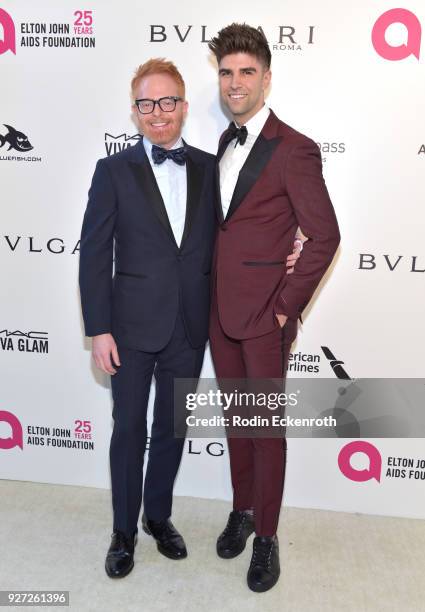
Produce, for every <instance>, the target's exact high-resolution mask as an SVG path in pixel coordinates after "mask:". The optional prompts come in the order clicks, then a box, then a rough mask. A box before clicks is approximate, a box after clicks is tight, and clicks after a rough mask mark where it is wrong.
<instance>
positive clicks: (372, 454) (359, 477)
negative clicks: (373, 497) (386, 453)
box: [338, 440, 382, 482]
mask: <svg viewBox="0 0 425 612" xmlns="http://www.w3.org/2000/svg"><path fill="white" fill-rule="evenodd" d="M356 453H362V454H363V455H366V456H367V457H368V459H369V467H368V468H365V469H364V470H358V469H356V468H354V467H353V466H352V465H351V457H352V456H353V455H355V454H356ZM338 466H339V469H340V470H341V472H342V473H343V474H344V476H346V477H347V478H349V479H350V480H354V482H366V481H367V480H372V478H374V479H375V480H377V481H378V482H380V481H381V466H382V458H381V453H380V452H379V451H378V449H377V448H376V446H373V444H370V442H364V441H362V440H356V441H355V442H350V443H349V444H346V445H345V446H343V447H342V449H341V450H340V452H339V455H338Z"/></svg>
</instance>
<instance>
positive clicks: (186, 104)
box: [182, 100, 189, 117]
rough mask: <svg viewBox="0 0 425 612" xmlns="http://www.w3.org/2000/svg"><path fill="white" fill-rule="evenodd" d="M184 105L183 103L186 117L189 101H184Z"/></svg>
mask: <svg viewBox="0 0 425 612" xmlns="http://www.w3.org/2000/svg"><path fill="white" fill-rule="evenodd" d="M182 105H183V115H184V116H185V117H186V115H187V112H188V110H189V102H188V101H187V100H185V101H184V102H182Z"/></svg>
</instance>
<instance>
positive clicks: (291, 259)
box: [286, 239, 303, 274]
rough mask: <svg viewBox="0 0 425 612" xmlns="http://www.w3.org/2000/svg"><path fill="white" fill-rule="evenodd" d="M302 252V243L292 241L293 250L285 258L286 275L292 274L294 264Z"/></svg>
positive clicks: (299, 240) (300, 241) (298, 240)
mask: <svg viewBox="0 0 425 612" xmlns="http://www.w3.org/2000/svg"><path fill="white" fill-rule="evenodd" d="M302 250H303V241H302V240H301V239H297V240H295V241H294V250H293V251H292V253H290V254H289V255H288V257H287V258H286V274H292V273H293V271H294V267H295V264H296V263H297V260H298V259H299V257H300V255H301V251H302Z"/></svg>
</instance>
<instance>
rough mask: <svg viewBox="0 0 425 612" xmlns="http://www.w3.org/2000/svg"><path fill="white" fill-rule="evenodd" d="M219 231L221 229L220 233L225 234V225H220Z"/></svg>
mask: <svg viewBox="0 0 425 612" xmlns="http://www.w3.org/2000/svg"><path fill="white" fill-rule="evenodd" d="M220 229H221V231H222V232H225V231H226V230H227V225H226V224H225V223H222V224H221V225H220Z"/></svg>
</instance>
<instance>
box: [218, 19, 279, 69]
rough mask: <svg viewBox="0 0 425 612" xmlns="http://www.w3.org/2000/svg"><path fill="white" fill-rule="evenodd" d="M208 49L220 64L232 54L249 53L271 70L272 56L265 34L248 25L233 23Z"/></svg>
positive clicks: (220, 33)
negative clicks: (225, 57)
mask: <svg viewBox="0 0 425 612" xmlns="http://www.w3.org/2000/svg"><path fill="white" fill-rule="evenodd" d="M208 47H209V48H210V50H211V51H212V52H213V53H214V55H215V56H216V58H217V62H218V63H220V61H221V60H222V58H223V57H224V56H225V55H230V54H232V53H249V55H253V56H254V57H256V58H257V59H258V60H260V61H261V62H262V63H263V64H264V65H265V67H266V68H267V69H269V68H270V63H271V61H272V54H271V53H270V49H269V45H268V42H267V39H266V37H265V36H264V32H263V31H262V30H261V29H259V30H257V29H256V28H253V27H251V26H249V25H247V24H246V23H232V24H231V25H229V26H226V27H225V28H223V29H222V30H220V31H219V33H218V35H217V36H214V38H212V39H211V40H210V42H209V43H208Z"/></svg>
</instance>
